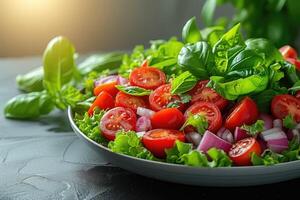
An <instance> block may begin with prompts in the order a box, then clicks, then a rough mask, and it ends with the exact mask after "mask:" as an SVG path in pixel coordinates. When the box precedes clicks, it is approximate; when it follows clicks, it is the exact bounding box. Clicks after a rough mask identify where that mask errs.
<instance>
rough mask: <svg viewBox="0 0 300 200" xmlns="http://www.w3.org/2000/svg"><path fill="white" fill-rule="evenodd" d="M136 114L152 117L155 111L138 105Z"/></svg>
mask: <svg viewBox="0 0 300 200" xmlns="http://www.w3.org/2000/svg"><path fill="white" fill-rule="evenodd" d="M136 114H137V115H139V116H144V117H148V118H150V117H152V115H154V114H155V112H154V111H153V110H150V109H148V108H143V107H138V108H137V111H136Z"/></svg>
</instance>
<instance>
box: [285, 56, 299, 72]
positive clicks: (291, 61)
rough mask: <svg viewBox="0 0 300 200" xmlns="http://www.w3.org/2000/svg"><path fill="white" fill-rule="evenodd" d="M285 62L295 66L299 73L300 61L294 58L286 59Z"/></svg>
mask: <svg viewBox="0 0 300 200" xmlns="http://www.w3.org/2000/svg"><path fill="white" fill-rule="evenodd" d="M286 61H288V62H289V63H292V64H293V65H295V67H296V69H297V70H299V71H300V60H298V59H295V58H286Z"/></svg>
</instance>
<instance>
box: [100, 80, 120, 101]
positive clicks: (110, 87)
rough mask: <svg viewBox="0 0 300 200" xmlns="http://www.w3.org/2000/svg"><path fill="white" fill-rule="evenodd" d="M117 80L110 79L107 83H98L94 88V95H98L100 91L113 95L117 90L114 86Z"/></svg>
mask: <svg viewBox="0 0 300 200" xmlns="http://www.w3.org/2000/svg"><path fill="white" fill-rule="evenodd" d="M116 85H117V81H111V82H108V83H103V84H101V85H98V86H97V87H95V88H94V95H95V96H98V95H99V94H100V92H102V91H106V92H108V93H109V94H110V95H111V96H113V97H115V96H116V95H117V93H118V92H119V90H118V89H117V88H116Z"/></svg>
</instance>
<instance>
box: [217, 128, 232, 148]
mask: <svg viewBox="0 0 300 200" xmlns="http://www.w3.org/2000/svg"><path fill="white" fill-rule="evenodd" d="M217 136H218V137H220V138H222V139H223V140H226V141H227V142H230V143H231V144H232V143H233V142H234V140H233V135H232V133H231V132H230V130H228V129H226V128H225V127H222V128H220V129H219V131H218V132H217Z"/></svg>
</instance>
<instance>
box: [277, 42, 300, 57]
mask: <svg viewBox="0 0 300 200" xmlns="http://www.w3.org/2000/svg"><path fill="white" fill-rule="evenodd" d="M279 51H280V53H281V55H282V56H283V58H284V59H287V58H294V59H296V58H297V57H298V55H297V51H296V50H295V49H294V48H293V47H291V46H289V45H285V46H283V47H281V48H280V49H279Z"/></svg>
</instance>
